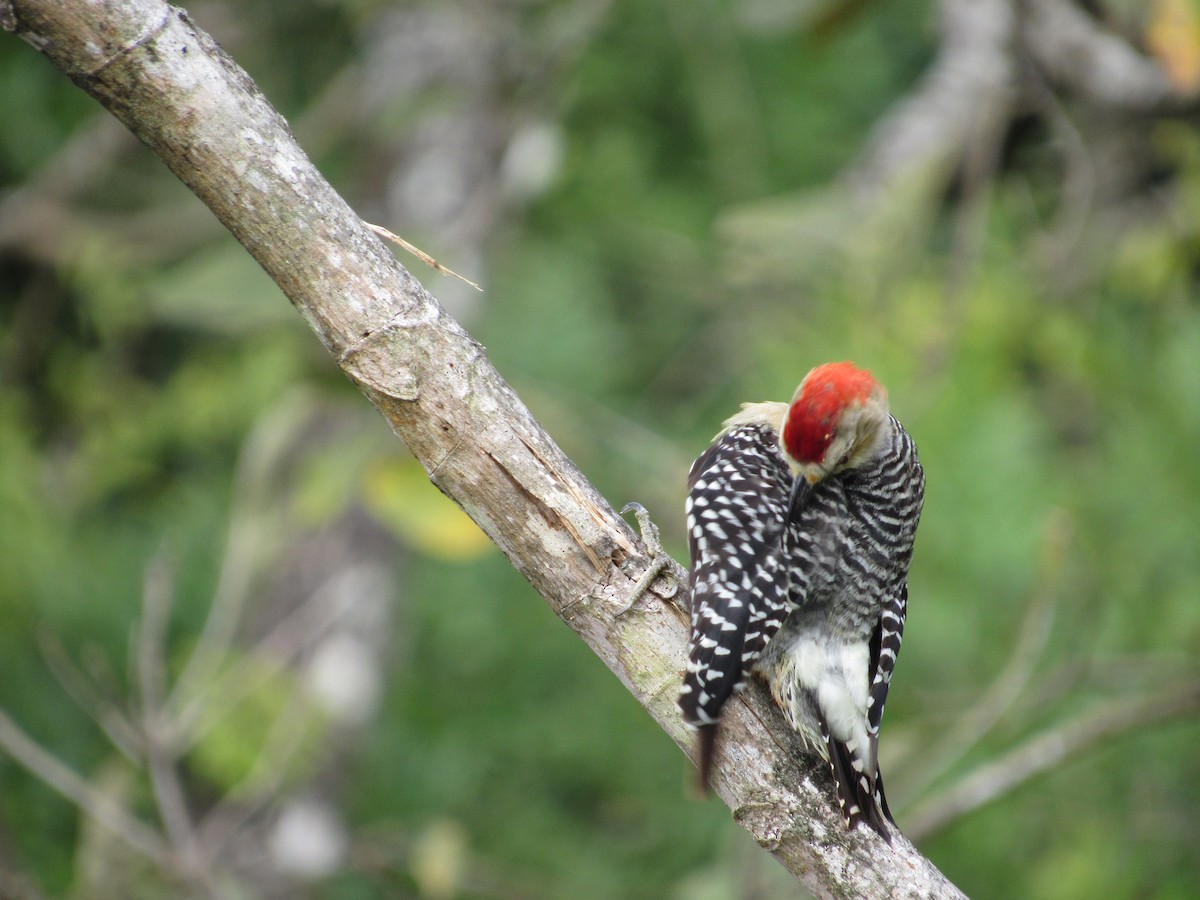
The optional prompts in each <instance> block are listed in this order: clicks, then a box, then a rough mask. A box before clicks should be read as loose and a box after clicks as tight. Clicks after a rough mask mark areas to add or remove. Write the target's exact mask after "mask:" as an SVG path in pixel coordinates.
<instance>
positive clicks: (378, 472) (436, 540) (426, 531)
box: [362, 457, 492, 561]
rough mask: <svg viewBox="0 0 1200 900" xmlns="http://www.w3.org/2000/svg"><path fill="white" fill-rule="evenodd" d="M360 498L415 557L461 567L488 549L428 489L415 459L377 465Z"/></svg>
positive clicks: (483, 538) (462, 516) (466, 520)
mask: <svg viewBox="0 0 1200 900" xmlns="http://www.w3.org/2000/svg"><path fill="white" fill-rule="evenodd" d="M362 493H363V503H364V505H365V506H366V508H367V509H368V510H369V511H370V512H371V514H372V515H374V516H375V517H376V518H377V519H379V521H381V522H382V523H383V524H384V525H386V526H387V527H388V528H390V529H391V531H392V532H393V533H394V534H395V535H396V536H397V537H398V538H400V540H402V541H403V542H404V543H405V544H407V545H408V546H410V547H411V548H413V549H414V550H416V551H418V552H420V553H424V554H426V555H428V556H433V557H437V558H438V559H446V560H453V561H463V560H468V559H473V558H475V557H477V556H480V555H482V554H484V553H486V552H487V551H488V550H489V549H490V548H491V546H492V542H491V540H489V538H488V536H487V535H486V534H484V533H483V532H482V531H480V530H479V527H478V526H477V525H476V524H475V523H474V522H472V521H471V519H470V517H469V516H468V515H467V514H466V513H464V512H463V511H462V510H461V509H459V508H458V507H457V506H456V505H455V504H454V503H453V502H452V501H451V500H449V499H448V498H447V497H446V496H445V495H443V494H442V493H441V492H440V491H439V490H438V489H437V488H436V487H434V486H433V485H432V484H431V483H430V481H429V476H428V475H426V474H425V470H424V468H422V467H421V464H420V463H418V462H417V461H416V460H415V459H411V458H403V457H389V458H384V459H378V460H376V461H375V462H374V463H373V464H372V465H370V466H368V468H367V470H366V472H365V474H364V475H363V482H362Z"/></svg>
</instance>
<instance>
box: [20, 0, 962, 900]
mask: <svg viewBox="0 0 1200 900" xmlns="http://www.w3.org/2000/svg"><path fill="white" fill-rule="evenodd" d="M0 24H3V25H4V27H5V28H6V29H8V30H10V31H14V32H16V33H17V34H18V35H19V36H20V37H22V38H23V39H24V40H26V41H28V42H29V43H30V44H32V45H33V46H34V47H35V48H37V49H38V50H39V51H40V52H42V53H43V54H45V56H46V57H47V58H48V59H49V60H50V61H51V63H53V64H54V65H55V66H56V67H57V68H58V69H59V70H61V71H62V72H63V73H64V74H66V75H67V76H68V77H70V78H71V79H72V80H73V81H74V82H75V83H76V84H77V85H79V87H81V88H82V89H83V90H85V91H87V92H88V93H89V94H91V95H92V96H93V97H95V98H96V99H97V100H99V101H100V103H101V104H103V105H104V106H105V107H106V108H107V109H108V110H109V111H110V112H111V113H112V114H113V115H114V116H116V117H117V118H118V119H119V120H120V121H121V122H123V123H124V124H125V125H126V127H128V128H129V129H130V130H131V131H132V132H133V133H134V134H135V135H137V137H138V138H139V139H140V140H142V141H143V142H144V143H145V144H146V145H147V146H149V147H150V148H151V149H152V150H153V151H154V152H155V153H156V154H157V155H158V156H159V157H160V158H161V159H162V160H163V162H165V163H166V164H167V166H169V167H170V169H171V170H172V171H173V172H174V173H175V174H176V175H177V176H178V177H179V178H180V179H181V180H182V181H183V182H184V183H185V184H187V185H188V187H189V188H191V190H192V191H193V192H194V193H195V194H196V195H197V196H198V197H199V198H200V199H201V200H202V201H203V202H204V203H205V204H206V205H207V206H208V207H209V208H210V209H211V210H212V211H213V213H214V214H215V215H216V216H217V218H218V219H219V220H220V221H221V222H222V223H223V224H224V225H225V227H226V228H228V229H229V231H230V232H232V234H233V235H234V236H235V237H236V238H237V240H238V241H240V242H241V243H242V244H243V246H245V248H246V249H247V250H248V251H249V252H250V253H251V254H252V255H253V256H254V258H255V259H256V260H257V261H258V262H259V264H260V265H262V267H263V268H264V269H265V270H266V272H267V273H268V274H269V275H270V276H271V277H272V278H273V279H274V280H275V282H276V283H277V284H278V285H279V286H280V288H281V289H282V290H283V291H284V293H285V294H286V295H287V296H288V298H289V299H290V300H291V301H292V303H293V304H294V305H295V307H296V309H297V310H298V311H299V312H300V314H301V315H302V316H303V317H304V319H305V320H306V321H307V322H308V323H309V325H310V326H311V327H312V329H313V331H314V332H315V333H316V334H317V336H318V338H320V340H321V342H322V343H323V344H324V345H325V347H326V349H327V350H328V351H329V353H330V354H331V355H332V356H333V357H334V359H336V360H337V362H338V365H340V366H341V367H342V369H343V370H344V371H345V372H346V374H347V375H348V376H349V377H350V378H351V380H353V381H354V383H355V384H356V385H358V386H359V388H360V389H361V390H362V391H363V393H364V394H365V395H366V396H367V398H368V399H369V400H370V401H371V402H372V403H373V404H374V405H375V406H376V407H377V408H378V409H379V411H380V412H381V413H382V414H383V416H384V417H385V418H386V419H387V420H388V422H389V423H390V424H391V426H392V428H393V430H394V431H395V432H396V434H397V435H398V436H399V437H400V438H401V439H402V440H403V441H404V442H405V443H406V444H407V445H408V447H409V448H410V450H411V451H412V452H413V454H414V455H415V456H417V457H418V458H419V459H420V460H421V462H422V463H423V464H424V465H425V467H426V469H427V470H428V472H429V474H430V478H431V479H432V480H433V482H434V483H435V484H436V485H437V486H438V487H439V488H440V489H441V490H442V491H443V492H444V493H446V494H447V495H448V496H449V497H451V498H452V499H453V500H454V501H455V502H457V503H458V504H459V505H460V506H462V508H463V509H464V510H466V511H467V513H469V514H470V515H471V517H472V518H473V519H474V520H475V521H476V522H477V523H478V524H479V525H480V527H481V528H483V530H484V531H485V532H487V534H488V535H489V536H490V537H491V538H492V540H494V541H495V542H496V544H497V545H498V546H499V547H500V549H501V550H502V551H503V552H504V554H505V555H506V556H507V557H508V558H509V560H511V561H512V563H513V565H514V566H516V567H517V569H518V570H519V571H520V572H521V573H522V574H523V575H524V576H525V577H526V578H527V579H528V580H529V582H530V584H532V585H533V587H534V588H535V589H537V591H538V592H539V593H540V594H541V595H542V596H543V597H544V598H545V599H546V601H547V602H548V603H549V604H550V606H551V607H552V608H553V609H554V611H555V612H556V613H557V614H558V615H559V616H560V617H561V618H562V619H563V621H565V622H566V623H567V624H568V625H569V626H570V627H571V628H572V629H574V630H575V631H576V632H577V633H578V634H579V636H580V637H582V638H583V640H584V641H585V642H586V643H587V644H588V646H589V647H591V648H592V650H593V651H595V652H596V653H597V655H599V656H600V658H601V659H603V660H604V662H605V663H606V664H607V665H608V667H609V668H610V669H611V670H612V671H613V672H614V674H616V675H617V677H618V678H619V679H620V680H621V682H622V683H623V684H624V685H625V686H626V687H627V688H628V689H629V690H630V692H631V693H632V694H633V695H634V696H635V697H636V698H637V699H638V701H639V702H640V703H642V705H643V706H644V707H645V708H646V709H647V711H648V712H649V713H650V714H651V716H653V718H654V719H655V720H656V721H657V722H658V723H659V724H660V725H661V726H662V727H663V729H664V730H665V731H666V732H667V733H668V734H669V735H670V736H671V737H672V738H673V739H674V740H675V741H676V742H677V743H678V744H679V745H680V746H681V747H682V748H683V749H684V750H685V751H686V752H688V753H689V754H690V753H691V752H692V750H691V748H692V738H691V735H690V734H689V733H688V731H687V730H686V729H685V728H684V726H683V724H682V722H681V721H680V718H679V716H678V714H677V711H676V707H675V697H676V692H677V688H678V684H679V675H680V671H681V669H682V667H683V661H684V646H685V642H686V631H687V622H686V614H685V612H684V610H683V608H682V607H681V605H680V603H679V601H678V598H679V597H681V596H682V595H683V593H684V592H682V591H675V592H674V595H675V596H674V597H672V589H671V587H672V586H671V585H670V584H669V582H670V581H671V577H670V576H669V575H668V576H667V577H664V578H662V579H659V580H658V581H657V582H656V583H655V585H654V587H655V589H656V590H657V591H658V593H656V594H650V595H647V597H645V598H644V599H643V600H642V601H640V603H639V604H638V605H637V606H636V607H635V609H634V611H633V612H631V613H629V614H628V615H625V616H619V615H617V613H618V612H619V611H620V610H622V609H623V608H624V607H625V606H626V605H627V603H628V600H629V594H630V591H631V589H632V587H633V586H634V585H635V584H636V583H637V581H638V579H639V578H640V576H641V575H642V574H643V573H644V572H645V571H646V570H647V568H648V566H649V565H651V563H652V560H651V559H650V557H649V555H648V553H647V550H646V548H645V546H644V545H643V544H642V543H641V542H640V541H639V540H638V539H637V537H636V536H635V535H634V533H633V532H632V530H631V529H630V528H629V527H628V526H627V525H626V524H625V522H624V521H622V519H621V518H620V516H618V515H617V514H616V513H615V512H614V510H613V509H612V507H611V506H610V505H609V504H608V503H607V502H606V501H605V500H604V498H603V497H601V496H600V495H599V493H598V492H597V491H596V490H595V488H593V487H592V486H591V485H590V484H589V483H588V481H587V479H585V478H584V477H583V475H582V474H581V473H580V472H579V471H578V470H577V469H576V468H575V466H574V465H573V464H572V462H571V461H570V460H569V459H568V458H567V457H566V456H565V454H563V452H562V451H561V450H560V449H559V448H558V446H557V445H556V444H555V443H554V441H553V440H551V438H550V437H549V435H547V434H546V432H545V431H544V430H543V429H542V428H541V427H540V426H539V425H538V423H537V422H536V421H534V419H533V417H532V416H531V415H530V413H529V411H528V410H527V409H526V408H525V406H524V405H523V404H522V403H521V401H520V400H519V399H518V398H517V396H516V395H515V394H514V393H513V391H512V390H511V389H510V388H509V387H508V385H507V384H505V382H504V381H503V379H502V378H501V377H500V376H499V374H498V373H497V372H496V371H495V369H493V368H492V366H491V365H490V364H489V362H488V361H487V359H486V357H485V355H484V352H483V349H482V347H480V345H479V344H478V343H477V342H475V341H474V340H473V339H472V338H471V337H470V335H468V334H467V333H466V332H465V331H464V330H463V329H462V328H461V327H460V326H459V325H458V323H456V322H455V321H454V320H453V319H451V318H450V317H449V316H448V315H447V314H446V313H445V311H444V310H443V309H442V308H441V306H440V305H439V304H438V303H437V302H436V301H435V300H434V299H433V298H432V297H431V296H430V295H429V294H428V293H427V292H426V291H425V290H424V288H422V287H421V285H420V284H419V283H418V282H417V281H416V279H414V278H413V277H412V276H411V275H410V274H409V273H408V272H406V271H405V270H404V269H403V268H402V267H401V266H400V265H399V264H398V263H397V261H396V260H395V259H394V258H393V256H392V254H391V252H390V251H389V250H388V248H387V247H385V246H384V245H383V244H382V243H381V241H380V240H379V239H378V238H377V237H376V236H375V235H374V234H373V233H372V232H370V231H369V230H368V229H367V228H366V227H365V226H364V224H363V223H362V222H361V221H360V220H359V218H358V216H357V215H355V213H354V211H353V210H351V209H350V208H349V207H348V206H347V204H346V203H345V201H344V200H342V198H341V197H340V196H338V194H337V193H336V192H335V191H334V190H333V189H332V188H331V187H330V185H329V184H328V183H327V182H326V181H325V180H324V179H323V178H322V177H321V175H320V174H319V173H318V172H317V170H316V169H315V168H314V167H313V165H312V164H311V162H310V161H309V160H308V158H307V157H306V156H305V154H304V153H303V151H302V150H301V149H300V148H299V146H298V145H297V144H296V142H295V140H294V139H293V137H292V135H291V133H290V131H289V130H288V127H287V124H286V122H284V120H283V119H282V118H281V117H280V116H279V115H278V113H276V112H275V111H274V110H273V109H272V108H271V106H270V105H269V104H268V103H267V101H266V100H265V98H264V97H263V96H262V94H261V93H260V92H259V91H258V89H257V88H256V87H255V85H254V83H253V82H252V81H251V80H250V78H249V76H248V75H247V74H246V73H245V72H244V71H243V70H242V69H241V68H239V67H238V66H237V64H236V63H234V62H233V60H232V59H230V58H229V57H228V56H227V55H226V54H225V53H224V52H223V51H222V50H221V48H220V47H218V46H217V45H216V43H215V42H214V41H213V40H212V39H211V38H210V37H209V36H208V35H207V34H205V33H204V32H203V31H201V30H200V29H199V28H197V27H196V25H195V24H194V23H193V22H192V21H191V19H190V18H189V17H188V15H187V14H186V13H185V12H183V11H182V10H179V9H176V8H174V7H170V6H168V5H166V4H165V3H163V2H161V0H104V2H83V0H0ZM674 571H676V572H678V571H679V570H678V568H677V567H675V569H674ZM731 707H732V708H731V709H730V711H729V713H728V715H727V717H726V724H725V728H724V730H723V738H722V740H721V742H720V749H719V752H718V770H717V773H716V778H715V789H716V791H717V793H718V794H719V795H720V796H721V798H722V799H723V800H724V801H725V802H726V803H727V804H728V805H729V807H730V808H731V809H732V810H733V815H734V818H735V819H736V820H737V821H738V822H739V823H740V824H741V825H742V826H743V827H745V828H746V829H747V830H748V831H750V833H751V834H752V835H753V836H754V837H755V839H756V840H757V841H758V842H759V843H760V844H761V845H762V846H763V847H765V848H766V849H768V850H769V851H770V852H772V853H773V854H774V855H775V856H776V857H777V858H778V859H779V860H780V862H782V863H783V865H784V866H786V867H787V868H788V869H789V870H790V871H791V872H793V873H794V874H795V875H796V876H797V877H798V878H799V879H801V880H802V881H803V882H804V884H805V885H806V886H807V887H808V888H809V889H810V890H811V891H812V892H813V893H814V894H816V895H817V896H819V897H850V896H859V897H879V898H882V897H960V896H962V895H961V894H960V893H959V892H958V890H957V889H956V888H955V887H954V886H953V885H952V884H950V883H949V882H948V881H947V880H946V878H945V877H944V876H943V875H942V874H941V873H940V872H939V871H938V870H937V869H936V868H935V867H934V866H933V865H932V864H931V863H930V862H929V861H928V860H926V859H924V858H923V857H922V856H921V855H920V854H919V853H918V852H917V851H916V849H915V848H914V847H913V846H912V845H911V844H909V843H908V842H907V841H906V840H904V839H903V838H901V837H897V838H896V839H895V840H894V842H893V843H892V844H891V846H888V845H887V844H885V843H884V842H883V841H882V840H881V839H879V838H878V837H877V836H876V835H875V834H874V833H873V832H871V831H869V830H867V829H858V830H856V831H855V832H853V833H847V831H846V829H845V826H844V825H843V823H842V820H841V816H840V813H839V812H838V810H837V808H836V804H835V803H834V802H833V792H832V786H831V782H830V780H829V777H828V775H827V774H826V772H825V769H824V766H823V765H818V764H817V763H816V762H815V761H814V760H813V759H812V757H810V756H807V755H804V754H803V753H802V752H801V751H800V749H799V747H798V744H797V743H796V741H795V739H794V737H793V735H791V734H790V733H789V731H788V730H787V728H786V727H785V726H784V724H783V722H782V719H781V717H780V716H779V715H778V714H777V712H776V711H775V709H774V707H773V706H772V705H771V703H770V701H769V699H767V697H766V696H765V694H764V693H763V692H761V691H759V690H758V689H752V690H750V691H748V692H747V693H746V694H744V695H743V696H742V698H741V699H740V700H739V702H736V703H733V704H731Z"/></svg>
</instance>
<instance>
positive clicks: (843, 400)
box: [783, 362, 879, 463]
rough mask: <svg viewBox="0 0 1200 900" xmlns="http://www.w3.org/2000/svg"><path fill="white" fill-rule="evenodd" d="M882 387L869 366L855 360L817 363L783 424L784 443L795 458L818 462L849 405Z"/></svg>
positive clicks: (859, 401) (806, 377)
mask: <svg viewBox="0 0 1200 900" xmlns="http://www.w3.org/2000/svg"><path fill="white" fill-rule="evenodd" d="M878 387H879V385H878V382H876V381H875V379H874V378H873V377H871V373H870V372H868V371H867V370H866V369H860V368H858V367H857V366H856V365H854V363H849V362H835V363H826V364H825V365H823V366H817V367H816V368H815V369H813V370H812V371H811V372H809V373H808V375H806V376H805V378H804V381H803V382H802V383H801V385H800V388H799V390H797V391H796V396H795V397H794V398H793V399H792V404H791V406H790V407H789V408H788V412H787V418H786V419H785V420H784V423H783V446H784V448H785V449H786V450H787V452H788V455H789V456H791V457H792V459H794V460H796V461H797V462H801V463H819V462H821V461H822V460H823V459H824V458H825V451H826V450H828V449H829V445H830V443H831V442H832V441H833V436H834V433H835V431H836V430H837V422H838V419H839V418H840V417H841V415H842V412H843V411H844V410H845V409H846V407H848V406H850V405H852V404H861V403H865V402H867V400H868V398H869V397H870V396H871V393H872V392H873V391H875V390H876V389H877V388H878Z"/></svg>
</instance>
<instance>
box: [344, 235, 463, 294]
mask: <svg viewBox="0 0 1200 900" xmlns="http://www.w3.org/2000/svg"><path fill="white" fill-rule="evenodd" d="M363 224H364V225H366V226H367V227H368V228H370V229H371V230H372V231H373V232H375V233H376V234H377V235H379V236H380V237H381V238H384V239H385V240H389V241H391V242H392V243H393V244H395V245H396V246H398V247H401V248H403V249H404V250H407V251H408V252H409V253H411V254H412V255H413V256H415V257H416V258H417V259H419V260H420V261H421V262H423V263H425V265H427V266H429V268H431V269H434V270H436V271H438V272H441V273H442V274H443V275H453V276H454V277H455V278H457V279H458V280H459V281H463V282H466V283H467V284H469V285H470V286H471V287H473V288H475V290H477V291H479V292H480V293H483V288H481V287H480V286H479V285H477V284H476V283H475V282H473V281H472V280H471V279H470V278H464V277H463V276H462V275H459V274H458V273H457V272H455V271H454V270H453V269H450V268H447V267H446V266H443V265H442V264H441V263H440V262H438V261H437V260H436V259H434V258H433V257H432V256H430V255H429V254H428V253H426V252H425V251H424V250H422V249H421V248H420V247H414V246H413V245H412V244H410V243H409V242H408V241H406V240H405V239H404V238H402V237H400V235H398V234H393V233H392V232H390V231H388V230H387V229H386V228H384V227H383V226H382V225H372V224H371V223H370V222H363Z"/></svg>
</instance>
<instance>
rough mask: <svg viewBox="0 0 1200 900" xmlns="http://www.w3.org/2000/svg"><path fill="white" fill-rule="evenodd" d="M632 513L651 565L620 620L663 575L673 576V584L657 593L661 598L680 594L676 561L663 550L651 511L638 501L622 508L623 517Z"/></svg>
mask: <svg viewBox="0 0 1200 900" xmlns="http://www.w3.org/2000/svg"><path fill="white" fill-rule="evenodd" d="M630 512H632V513H633V514H634V518H636V519H637V523H638V530H639V531H641V533H642V543H643V544H645V545H646V550H648V551H649V554H650V565H649V566H647V567H646V571H644V572H643V573H642V575H641V577H640V578H639V579H638V582H637V584H635V585H634V586H633V589H632V590H631V591H630V592H629V602H628V603H626V604H625V606H623V607H622V608H621V609H620V610H618V611H617V613H616V617H617V618H620V617H621V616H623V615H625V614H626V613H627V612H629V611H630V610H632V609H633V608H634V607H635V606H637V603H638V601H639V600H641V599H642V597H643V595H645V594H646V592H647V591H649V590H650V586H651V585H652V584H654V582H655V581H657V580H658V578H659V576H661V575H664V574H669V575H670V576H671V583H670V584H669V585H666V586H665V588H664V589H662V590H660V591H657V592H656V593H658V594H659V596H661V597H663V598H664V599H670V598H671V597H674V596H675V594H677V593H678V592H679V579H678V575H677V574H676V573H675V572H674V560H673V559H671V557H670V556H668V555H667V554H666V552H665V551H664V550H663V548H662V539H661V537H660V536H659V532H658V526H657V525H655V524H654V523H653V522H651V521H650V511H649V510H648V509H646V507H644V506H642V504H640V503H638V502H637V501H632V502H629V503H626V504H625V505H624V506H623V507H621V515H625V514H627V513H630Z"/></svg>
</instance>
